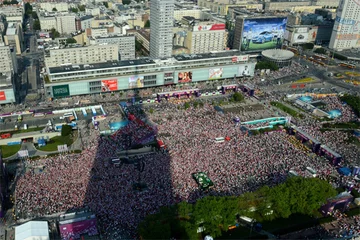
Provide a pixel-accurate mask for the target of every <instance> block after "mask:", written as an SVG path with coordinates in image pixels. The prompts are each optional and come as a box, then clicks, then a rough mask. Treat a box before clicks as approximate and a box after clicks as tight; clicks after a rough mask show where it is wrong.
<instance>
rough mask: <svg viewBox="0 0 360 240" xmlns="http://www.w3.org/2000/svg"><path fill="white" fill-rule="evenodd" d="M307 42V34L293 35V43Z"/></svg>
mask: <svg viewBox="0 0 360 240" xmlns="http://www.w3.org/2000/svg"><path fill="white" fill-rule="evenodd" d="M308 40H309V34H308V33H294V35H293V43H307V42H308Z"/></svg>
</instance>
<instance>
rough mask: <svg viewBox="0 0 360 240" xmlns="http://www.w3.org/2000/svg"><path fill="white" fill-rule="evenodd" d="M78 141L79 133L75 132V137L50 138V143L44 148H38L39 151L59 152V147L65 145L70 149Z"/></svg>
mask: <svg viewBox="0 0 360 240" xmlns="http://www.w3.org/2000/svg"><path fill="white" fill-rule="evenodd" d="M76 139H77V132H76V131H74V132H73V136H71V135H69V136H65V137H63V136H56V137H53V138H50V141H49V142H48V143H47V144H46V145H45V146H43V147H37V149H39V150H41V151H45V152H53V151H57V150H58V149H57V146H58V145H64V144H67V145H68V147H69V146H70V145H71V144H72V143H73V142H74V141H75V140H76Z"/></svg>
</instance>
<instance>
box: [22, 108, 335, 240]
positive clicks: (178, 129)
mask: <svg viewBox="0 0 360 240" xmlns="http://www.w3.org/2000/svg"><path fill="white" fill-rule="evenodd" d="M151 108H152V109H153V111H154V112H153V113H149V109H150V107H143V108H140V107H136V106H133V107H129V111H130V112H131V113H133V114H134V115H135V116H136V119H138V120H139V121H136V120H133V121H130V122H129V124H128V125H127V126H125V127H124V128H122V129H120V130H119V131H118V132H116V133H115V134H114V135H112V136H110V137H108V136H100V135H99V134H98V132H95V131H93V132H91V136H90V137H89V138H88V140H87V141H88V145H87V148H86V149H85V150H84V151H83V152H82V153H81V154H69V155H59V156H54V157H49V158H47V159H45V160H40V161H37V162H36V163H34V162H29V164H30V165H29V167H28V169H29V170H28V171H27V172H26V173H25V174H24V175H23V176H21V177H20V180H19V181H18V183H17V188H16V194H15V196H16V209H17V211H16V214H17V217H18V218H26V217H32V216H38V215H48V214H53V213H58V212H64V211H66V210H68V209H73V208H77V207H84V206H87V207H90V209H91V210H92V211H94V212H95V213H96V216H97V217H98V219H99V220H100V221H99V222H100V223H101V226H102V229H103V230H104V232H105V235H106V232H111V230H113V229H127V230H128V232H127V234H129V236H134V235H133V234H134V233H135V229H136V227H137V225H138V224H139V222H140V221H141V220H142V219H143V218H144V217H145V216H146V215H148V214H151V213H155V212H156V211H157V210H158V209H159V207H161V206H164V205H165V206H166V205H171V204H174V203H177V202H180V201H189V202H194V201H196V200H197V199H199V198H201V197H203V196H206V195H238V194H241V193H244V192H247V191H253V190H255V189H256V188H258V187H260V186H262V185H264V184H266V185H270V186H272V185H275V184H277V183H280V182H282V181H284V180H285V179H286V178H287V176H288V172H289V170H293V171H296V172H297V173H299V175H302V176H305V175H306V173H305V172H306V167H311V168H313V169H315V170H316V171H317V174H318V175H319V176H327V175H329V174H331V173H332V172H333V170H334V169H333V167H332V166H331V165H329V164H328V163H327V162H326V161H325V160H323V159H321V158H320V157H318V156H316V155H313V154H309V153H308V152H304V151H303V150H302V149H300V148H298V147H297V146H296V144H294V142H292V141H289V139H288V135H287V133H286V132H285V131H276V132H271V133H269V134H260V135H255V136H249V135H248V134H247V133H246V132H242V131H241V130H240V127H239V126H237V125H236V124H235V123H234V121H233V119H234V118H235V117H236V115H237V114H236V113H226V114H219V113H218V112H217V111H215V110H214V107H213V106H212V105H209V104H207V103H205V104H204V106H203V107H201V108H197V109H195V108H193V107H190V108H189V109H187V110H184V109H183V108H178V105H176V104H172V103H166V102H164V103H160V104H157V105H153V106H151ZM146 118H148V119H146ZM150 122H152V123H157V124H158V125H157V128H156V129H155V128H153V126H152V125H150V124H149V123H150ZM155 134H156V135H157V137H158V138H159V139H161V140H162V141H163V142H164V143H165V145H166V151H154V152H150V153H147V154H146V156H141V157H138V159H137V158H136V157H135V158H134V159H135V160H134V161H135V162H136V161H143V162H144V163H145V168H144V169H143V172H140V171H138V170H137V169H136V167H134V165H133V164H126V163H125V164H122V166H121V167H120V168H115V167H114V166H113V165H112V164H111V159H112V158H114V157H117V153H118V152H119V151H122V150H126V149H129V148H130V147H132V146H133V145H137V144H146V142H148V141H151V140H153V139H154V137H155ZM218 137H229V141H225V142H221V143H218V142H216V141H215V138H218ZM39 165H41V166H42V167H43V171H41V172H38V171H34V170H32V169H34V168H35V167H36V166H39ZM196 172H205V173H207V175H208V176H209V178H210V179H211V180H212V181H213V182H214V187H213V188H212V189H211V190H209V191H206V192H204V191H200V190H199V186H198V185H197V183H196V182H195V181H194V180H193V178H192V176H191V175H192V173H196ZM139 181H140V182H141V183H144V184H146V190H145V191H136V190H134V186H135V184H136V183H139ZM109 238H110V237H109Z"/></svg>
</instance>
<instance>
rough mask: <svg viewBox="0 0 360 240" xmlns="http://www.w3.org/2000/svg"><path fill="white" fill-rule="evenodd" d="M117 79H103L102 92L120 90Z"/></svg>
mask: <svg viewBox="0 0 360 240" xmlns="http://www.w3.org/2000/svg"><path fill="white" fill-rule="evenodd" d="M117 83H118V82H117V79H110V80H102V81H101V91H102V92H109V91H116V90H118V85H117Z"/></svg>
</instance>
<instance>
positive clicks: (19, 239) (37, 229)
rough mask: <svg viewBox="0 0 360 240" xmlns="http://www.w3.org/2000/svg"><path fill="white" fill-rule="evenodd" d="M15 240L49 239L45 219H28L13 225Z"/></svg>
mask: <svg viewBox="0 0 360 240" xmlns="http://www.w3.org/2000/svg"><path fill="white" fill-rule="evenodd" d="M15 240H50V237H49V226H48V222H46V221H30V222H27V223H24V224H22V225H20V226H17V227H15Z"/></svg>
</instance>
